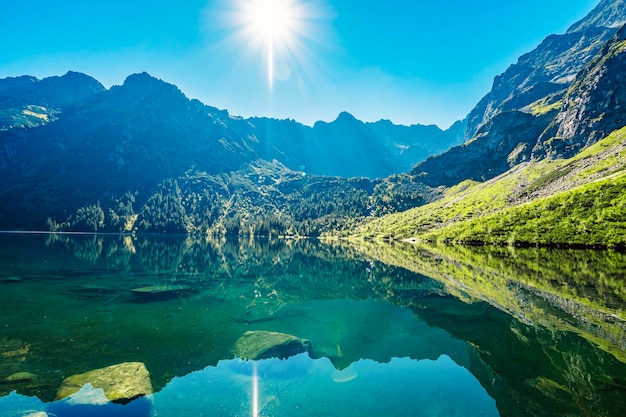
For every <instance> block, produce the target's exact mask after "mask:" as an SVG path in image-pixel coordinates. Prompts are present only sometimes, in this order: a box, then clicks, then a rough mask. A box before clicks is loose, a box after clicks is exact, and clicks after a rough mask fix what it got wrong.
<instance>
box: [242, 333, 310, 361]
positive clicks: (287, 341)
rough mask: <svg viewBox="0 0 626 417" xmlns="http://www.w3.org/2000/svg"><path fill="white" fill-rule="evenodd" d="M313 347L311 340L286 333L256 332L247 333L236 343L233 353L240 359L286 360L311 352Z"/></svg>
mask: <svg viewBox="0 0 626 417" xmlns="http://www.w3.org/2000/svg"><path fill="white" fill-rule="evenodd" d="M311 347H312V345H311V341H310V340H306V339H300V338H298V337H296V336H293V335H290V334H285V333H276V332H267V331H261V330H256V331H248V332H245V333H244V334H243V336H241V337H240V338H239V339H238V340H237V342H235V346H234V348H233V353H234V355H235V357H237V358H240V359H249V360H259V359H269V358H279V359H285V358H288V357H290V356H295V355H298V354H300V353H304V352H311Z"/></svg>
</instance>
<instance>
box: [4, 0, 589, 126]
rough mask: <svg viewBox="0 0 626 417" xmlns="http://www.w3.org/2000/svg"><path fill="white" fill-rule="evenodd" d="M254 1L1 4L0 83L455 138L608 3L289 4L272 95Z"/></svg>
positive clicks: (310, 0)
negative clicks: (165, 99) (181, 101)
mask: <svg viewBox="0 0 626 417" xmlns="http://www.w3.org/2000/svg"><path fill="white" fill-rule="evenodd" d="M252 1H253V0H183V1H172V0H170V1H158V0H150V1H148V0H136V1H134V0H106V1H104V0H93V1H86V0H63V1H50V0H29V1H2V2H1V4H0V39H2V42H0V78H4V77H9V76H17V75H24V74H28V75H34V76H36V77H38V78H43V77H47V76H51V75H62V74H64V73H66V72H67V71H68V70H73V71H80V72H84V73H86V74H89V75H91V76H93V77H95V78H96V79H98V80H99V81H100V82H102V83H103V84H104V85H105V86H106V87H107V88H108V87H110V86H111V85H116V84H121V83H122V82H123V81H124V79H125V78H126V76H128V75H129V74H132V73H136V72H142V71H147V72H148V73H150V74H152V75H153V76H155V77H158V78H161V79H163V80H165V81H167V82H170V83H173V84H176V85H177V86H179V88H180V89H181V90H182V91H183V92H184V93H185V94H186V95H187V96H188V97H190V98H198V99H200V100H201V101H202V102H204V103H206V104H209V105H211V106H215V107H218V108H221V109H227V110H228V111H229V112H230V113H231V114H233V115H241V116H246V117H247V116H272V117H278V118H292V119H296V120H298V121H300V122H303V123H306V124H312V123H313V122H315V121H317V120H326V121H331V120H334V119H335V118H336V116H337V114H338V113H339V112H341V111H344V110H345V111H348V112H350V113H352V114H354V115H355V116H356V117H358V118H360V119H362V120H366V121H375V120H379V119H390V120H392V121H393V122H395V123H401V124H414V123H422V124H431V123H432V124H437V125H439V126H440V127H442V128H447V127H448V126H449V125H450V124H451V123H453V122H454V121H455V120H458V119H462V118H463V117H465V115H467V113H469V111H470V110H471V109H472V108H473V107H474V105H475V104H476V103H477V102H478V100H479V99H480V98H481V97H482V96H483V95H485V94H486V93H487V92H488V91H489V89H490V88H491V83H492V81H493V77H494V76H496V75H498V74H499V73H502V72H503V71H504V70H505V69H506V68H507V67H508V66H509V65H510V64H512V63H515V62H516V61H517V58H518V57H519V56H520V55H521V54H522V53H525V52H528V51H530V50H531V49H533V48H534V47H535V46H536V45H537V44H538V43H539V42H541V40H542V39H543V38H545V37H546V36H547V35H549V34H552V33H563V32H565V31H566V30H567V28H568V27H569V25H571V24H572V23H574V22H575V21H577V20H579V19H580V18H582V17H583V16H584V15H585V14H586V13H587V12H589V11H590V10H591V9H592V8H593V7H594V6H595V5H596V4H597V3H598V2H599V0H525V1H502V0H474V1H465V0H463V1H461V0H458V1H453V0H448V1H446V0H412V1H400V0H385V1H374V0H360V1H356V0H282V1H284V2H287V3H286V4H289V7H290V10H291V12H288V13H287V17H285V18H284V19H283V20H280V22H278V23H274V22H271V24H272V25H274V26H281V25H283V23H284V22H285V21H288V25H290V27H291V30H290V31H287V30H283V31H280V32H279V34H278V35H276V34H275V35H273V36H275V38H277V37H279V36H282V38H280V39H285V38H286V37H288V40H287V41H285V42H283V43H276V44H275V45H274V46H273V47H272V49H273V51H272V52H273V59H272V62H273V66H272V74H273V77H272V83H271V85H270V83H269V76H268V71H269V69H268V68H269V66H268V64H269V58H268V55H267V53H268V41H267V38H263V33H260V32H261V31H262V30H263V29H258V25H257V26H251V24H250V23H249V24H246V23H245V22H244V23H242V20H245V19H246V18H247V19H248V20H252V21H255V20H254V19H255V17H254V16H251V13H253V12H252V11H250V10H251V9H250V7H252V6H250V4H249V3H251V2H252ZM246 4H248V5H247V6H246ZM277 13H283V14H281V16H283V15H284V12H283V11H279V12H277ZM255 28H256V29H255ZM277 30H278V29H277ZM265 35H267V34H265Z"/></svg>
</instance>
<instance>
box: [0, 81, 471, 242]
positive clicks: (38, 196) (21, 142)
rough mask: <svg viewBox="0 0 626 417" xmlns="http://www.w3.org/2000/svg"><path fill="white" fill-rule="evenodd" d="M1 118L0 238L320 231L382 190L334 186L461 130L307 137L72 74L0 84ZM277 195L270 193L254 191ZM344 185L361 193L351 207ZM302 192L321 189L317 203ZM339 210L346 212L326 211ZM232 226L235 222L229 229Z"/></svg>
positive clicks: (157, 86) (150, 84)
mask: <svg viewBox="0 0 626 417" xmlns="http://www.w3.org/2000/svg"><path fill="white" fill-rule="evenodd" d="M0 104H4V105H5V106H4V108H2V107H0V121H2V129H1V130H0V173H1V175H0V185H1V186H2V191H0V198H2V200H3V202H4V203H5V204H3V205H2V208H1V209H0V210H1V211H2V216H0V217H2V220H0V228H1V229H7V228H8V229H15V228H17V229H21V228H25V229H33V228H34V229H42V228H43V229H48V228H53V229H56V228H57V226H56V225H54V224H55V223H56V222H61V224H63V226H61V228H62V229H67V230H91V231H96V230H111V231H119V230H120V228H121V226H123V224H125V222H127V221H130V218H129V217H133V216H134V218H137V216H139V220H140V222H142V223H141V224H143V225H144V226H145V227H144V229H142V230H144V231H170V232H189V231H191V230H198V227H199V226H198V225H199V224H200V223H202V224H205V223H206V222H207V221H208V222H210V223H211V222H213V221H216V220H217V219H218V218H221V216H223V215H224V214H225V213H231V214H232V213H237V212H238V211H249V210H253V211H254V212H255V213H257V214H258V215H262V212H265V213H266V214H267V213H269V214H270V215H272V216H273V215H275V214H276V213H278V212H281V211H284V209H291V211H293V210H296V212H297V213H296V214H290V215H289V221H291V220H292V217H294V216H295V217H297V218H300V219H305V218H313V219H317V218H318V217H324V216H327V215H328V214H329V213H335V214H336V213H341V212H342V210H341V209H340V207H341V206H342V205H343V204H344V202H346V201H348V204H347V206H348V207H350V209H349V210H346V212H345V213H343V214H341V215H342V216H344V215H346V216H347V215H349V216H351V217H360V216H363V215H365V214H366V213H369V212H371V211H372V210H373V209H372V208H371V207H370V206H371V202H370V201H369V199H370V197H371V194H372V192H373V191H372V190H373V189H374V188H375V186H376V185H377V184H378V183H379V182H381V181H382V180H380V181H376V180H374V181H372V180H363V181H361V182H359V181H356V182H354V181H352V182H351V180H348V179H342V178H334V177H335V176H336V177H370V178H376V177H379V176H381V177H382V176H387V175H390V174H392V173H394V172H402V171H406V170H408V169H409V168H410V167H411V166H412V165H413V164H414V163H415V162H416V161H417V160H419V159H423V158H425V157H426V156H428V155H431V154H434V153H437V152H442V151H443V150H445V149H447V148H449V147H450V146H452V145H453V144H455V143H458V142H459V141H460V139H461V138H462V132H463V130H464V124H463V123H462V122H459V123H457V124H455V125H454V126H453V127H452V128H450V129H449V130H448V131H445V132H444V131H442V130H441V129H439V128H438V127H436V126H420V125H415V126H397V125H394V124H392V123H391V122H388V121H381V122H377V123H363V122H361V121H359V120H357V119H355V118H354V117H353V116H351V115H350V114H348V113H342V114H340V115H339V117H338V118H337V120H335V121H333V122H331V123H323V122H319V123H317V124H316V125H315V126H313V127H309V126H305V125H302V124H300V123H297V122H295V121H290V120H273V119H249V120H245V119H242V118H238V117H233V116H231V115H229V114H228V112H227V111H224V110H218V109H216V108H213V107H210V106H207V105H204V104H202V103H201V102H199V101H197V100H189V99H188V98H187V97H185V95H184V94H183V93H182V92H181V91H180V90H179V89H178V88H177V87H176V86H174V85H171V84H168V83H166V82H163V81H161V80H158V79H155V78H153V77H151V76H150V75H148V74H146V73H142V74H134V75H131V76H129V77H128V78H127V79H126V81H125V82H124V84H123V85H121V86H115V87H112V88H111V89H109V90H106V89H104V87H102V85H100V84H99V83H98V82H97V81H95V80H94V79H92V78H90V77H88V76H86V75H82V74H77V73H68V74H66V75H64V76H63V77H52V78H47V79H44V80H41V81H39V80H36V79H34V78H32V77H20V78H15V79H5V80H1V82H0ZM268 161H272V162H268ZM267 167H270V168H268V169H269V170H268V169H266V168H267ZM310 174H319V175H321V174H323V175H328V176H333V177H328V178H321V177H320V179H316V176H315V175H310ZM318 183H321V184H324V185H323V186H320V185H319V184H318ZM279 184H280V186H279V187H277V188H278V190H274V189H273V190H272V191H271V192H269V193H268V191H267V190H266V189H264V188H267V187H268V186H272V187H273V185H277V186H278V185H279ZM351 184H361V185H359V186H358V187H357V188H358V192H357V193H356V194H355V193H354V191H355V189H354V187H353V185H351ZM309 186H311V188H310V190H315V189H319V190H318V191H317V193H316V195H315V193H314V192H312V191H310V190H309V188H308V187H309ZM181 187H182V188H181ZM389 188H390V187H387V188H386V189H389ZM274 191H276V192H274ZM331 191H332V192H333V193H334V194H333V195H332V196H331V195H330V194H328V193H329V192H331ZM385 192H386V191H385ZM304 195H308V196H310V198H311V199H313V200H316V201H317V200H319V201H317V202H316V203H315V207H314V208H311V209H304V208H297V209H294V208H293V207H292V206H293V204H297V205H298V206H301V205H302V204H303V203H302V198H303V196H304ZM166 196H169V197H171V198H169V197H166ZM337 196H339V197H340V198H343V199H344V200H343V201H342V202H340V203H338V202H337V201H335V203H333V204H332V206H331V205H330V200H333V199H335V198H336V197H337ZM341 196H343V197H341ZM320 199H321V200H320ZM325 199H328V201H324V200H325ZM384 199H385V202H384V204H383V205H379V207H384V210H385V211H386V210H389V208H390V207H392V206H393V205H394V204H395V203H393V202H391V203H390V199H389V198H386V197H385V198H384ZM401 199H402V202H400V203H399V204H400V206H403V207H406V205H407V204H408V202H409V201H413V199H412V198H411V197H410V196H409V195H408V194H407V195H403V196H402V197H401ZM183 200H184V201H183ZM379 200H381V201H382V200H383V198H382V197H381V198H379ZM163 201H168V202H171V204H163ZM416 201H419V202H421V201H422V197H419V198H418V199H417V200H416ZM148 203H150V204H148ZM132 204H134V205H135V206H134V207H131V206H132ZM185 204H186V205H187V211H186V212H185V211H184V210H183V209H182V207H183V206H184V205H185ZM311 204H313V203H311ZM320 204H322V205H324V206H325V207H320ZM120 206H123V207H124V208H123V209H121V208H120ZM163 207H169V209H168V212H162V210H163ZM268 207H269V208H268ZM79 209H80V211H81V212H80V214H76V213H77V212H78V210H79ZM144 209H145V210H144ZM155 209H156V210H159V213H158V215H157V214H155V213H154V210H155ZM111 210H112V211H113V212H114V213H115V214H111V215H110V212H111ZM120 210H121V211H120ZM147 211H150V212H149V213H148V212H147ZM301 211H304V212H306V213H308V214H305V213H301ZM175 213H176V214H175ZM263 215H265V214H263ZM72 216H74V218H73V219H71V220H70V219H69V218H70V217H72ZM77 216H78V217H77ZM233 216H234V214H233ZM246 216H247V214H244V215H243V217H246ZM255 216H256V214H255ZM86 217H87V218H89V220H86ZM155 217H156V218H161V219H166V218H168V220H167V222H166V221H165V220H163V222H165V223H167V224H168V225H167V226H165V225H163V227H159V228H157V229H156V230H155V229H154V227H152V226H153V225H154V219H155ZM173 217H174V218H176V220H171V219H172V218H173ZM200 217H202V218H203V220H200ZM48 218H49V219H50V221H47V220H46V219H48ZM78 218H80V219H82V220H77V219H78ZM148 219H152V220H151V221H150V222H149V223H148ZM66 220H68V222H69V223H68V222H66ZM120 222H121V223H120ZM237 223H239V220H238V218H237V217H236V216H235V218H233V219H232V224H233V225H234V224H237ZM283 223H284V222H283ZM68 224H73V226H71V227H67V225H68ZM111 224H116V226H114V227H113V228H111ZM130 224H132V222H131V223H130ZM147 224H150V225H152V226H150V227H148V226H146V225H147ZM172 224H175V225H176V226H175V227H173V226H172ZM51 225H54V226H51ZM203 227H204V226H203ZM237 228H238V227H237Z"/></svg>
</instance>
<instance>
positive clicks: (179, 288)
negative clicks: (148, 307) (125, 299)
mask: <svg viewBox="0 0 626 417" xmlns="http://www.w3.org/2000/svg"><path fill="white" fill-rule="evenodd" d="M130 292H132V293H133V294H134V295H136V296H137V297H139V298H141V299H142V300H144V301H150V300H167V299H170V298H176V297H181V296H184V295H187V294H189V293H191V292H193V288H192V287H190V286H188V285H152V286H149V287H141V288H135V289H132V290H130Z"/></svg>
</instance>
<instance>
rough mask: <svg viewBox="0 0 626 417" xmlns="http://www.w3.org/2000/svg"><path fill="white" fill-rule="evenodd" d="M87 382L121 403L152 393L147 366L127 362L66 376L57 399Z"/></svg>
mask: <svg viewBox="0 0 626 417" xmlns="http://www.w3.org/2000/svg"><path fill="white" fill-rule="evenodd" d="M86 384H90V385H91V386H92V387H93V388H96V389H102V390H103V391H104V395H105V396H106V398H107V399H108V400H109V401H111V402H114V403H120V404H126V403H129V402H130V401H132V400H134V399H136V398H138V397H142V396H145V395H149V394H152V383H151V382H150V373H149V372H148V370H147V369H146V366H145V365H144V364H143V363H141V362H126V363H122V364H119V365H113V366H109V367H106V368H101V369H95V370H93V371H89V372H85V373H84V374H77V375H72V376H70V377H68V378H66V379H65V380H64V381H63V383H62V384H61V387H60V388H59V391H58V392H57V397H56V399H57V400H61V399H64V398H67V397H70V396H72V395H73V394H76V393H77V392H78V391H80V389H81V388H82V387H83V386H84V385H86Z"/></svg>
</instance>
